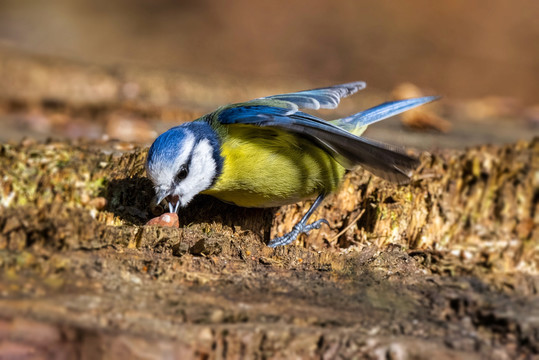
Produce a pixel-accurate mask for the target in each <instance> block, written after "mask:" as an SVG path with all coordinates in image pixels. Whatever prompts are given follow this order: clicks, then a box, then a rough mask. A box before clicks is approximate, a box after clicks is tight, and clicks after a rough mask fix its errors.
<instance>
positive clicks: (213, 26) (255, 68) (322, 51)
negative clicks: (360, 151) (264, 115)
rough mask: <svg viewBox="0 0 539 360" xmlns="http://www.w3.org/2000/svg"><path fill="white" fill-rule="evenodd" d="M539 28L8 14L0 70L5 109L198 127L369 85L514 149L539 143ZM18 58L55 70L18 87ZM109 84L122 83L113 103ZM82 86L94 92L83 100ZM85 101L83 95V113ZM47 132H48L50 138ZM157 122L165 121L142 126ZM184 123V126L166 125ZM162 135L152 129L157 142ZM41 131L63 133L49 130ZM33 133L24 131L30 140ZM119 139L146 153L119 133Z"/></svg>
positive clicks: (233, 7) (513, 16) (367, 15)
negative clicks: (55, 109) (66, 109)
mask: <svg viewBox="0 0 539 360" xmlns="http://www.w3.org/2000/svg"><path fill="white" fill-rule="evenodd" d="M538 18H539V2H533V1H524V0H516V1H511V2H509V1H505V0H489V1H486V0H478V1H473V2H470V1H464V0H454V1H439V2H432V1H428V0H409V1H405V2H404V1H403V2H396V1H384V0H382V1H357V0H354V1H352V0H346V1H339V2H335V1H327V0H310V1H302V0H290V1H286V2H276V1H261V2H253V1H249V0H233V1H211V0H184V1H180V0H175V1H173V0H116V1H95V0H51V1H20V0H3V1H2V2H0V60H2V58H4V59H5V58H6V57H7V58H9V59H11V62H9V61H3V62H2V65H3V69H2V65H0V75H1V76H3V77H4V83H3V85H2V87H3V89H2V90H1V91H0V95H1V96H2V97H3V98H7V99H13V98H16V99H18V100H19V101H22V102H28V101H30V100H28V99H31V100H32V101H34V102H35V101H36V99H37V100H39V98H40V97H41V98H44V97H45V98H47V99H49V100H51V99H52V101H53V102H55V101H59V102H62V103H63V102H66V103H68V104H72V103H74V102H75V103H77V102H78V103H92V102H93V103H95V102H102V103H103V102H104V103H107V104H110V103H112V102H114V101H116V100H118V99H119V100H121V101H123V100H125V99H128V100H131V102H132V103H138V104H140V103H141V102H144V101H146V103H150V104H153V105H156V106H161V107H163V106H173V107H174V106H176V107H178V106H181V107H183V109H186V108H189V109H192V110H193V111H194V113H193V114H194V115H196V114H198V112H203V111H205V110H208V109H210V110H211V108H213V107H214V106H217V105H219V104H220V103H221V102H227V101H241V100H247V99H249V98H253V97H258V96H263V95H269V94H271V93H272V92H273V91H292V90H299V89H302V88H303V87H304V86H323V85H329V84H334V83H338V82H347V81H353V80H365V81H367V83H368V84H369V88H368V90H369V91H374V93H373V92H370V93H366V95H365V96H367V99H368V96H369V94H371V96H372V94H378V95H377V96H378V97H379V98H380V99H385V98H388V97H390V96H389V95H387V96H385V97H384V96H383V95H380V94H384V93H386V94H391V92H392V91H394V90H395V88H396V87H397V86H399V84H402V83H404V82H412V83H413V84H414V85H415V86H417V87H418V88H419V89H421V91H422V92H423V93H428V94H439V95H442V96H443V97H444V99H445V100H444V101H446V106H445V107H444V108H442V109H438V115H440V116H442V117H445V118H448V119H449V120H451V121H459V120H461V121H464V122H465V121H467V120H470V119H471V120H475V119H480V120H482V121H483V122H485V121H487V122H488V121H490V120H491V119H498V120H499V118H510V119H511V121H516V122H515V123H514V124H511V123H508V122H507V121H506V122H505V123H502V124H501V125H500V126H501V127H502V129H503V131H506V130H507V131H509V130H511V129H513V128H515V129H516V130H515V131H517V133H516V134H515V135H514V136H513V137H511V138H507V139H506V138H503V139H500V138H498V137H499V135H496V134H491V135H490V136H487V137H486V138H482V139H481V141H493V142H500V141H502V142H503V141H511V140H513V139H514V138H520V137H522V136H526V134H529V133H530V132H533V131H536V130H537V124H538V123H539V97H538V96H537V94H539V81H537V79H539V21H537V19H538ZM13 54H16V55H13ZM19 54H23V55H21V56H23V58H24V59H27V57H30V58H32V59H37V60H36V61H37V62H39V63H43V62H45V63H46V64H47V65H46V66H45V68H43V69H41V70H40V71H41V72H39V73H38V74H37V75H36V74H33V73H32V74H33V75H32V76H29V75H27V76H26V77H25V76H22V75H21V76H18V77H13V78H12V76H13V73H16V72H17V71H18V72H22V73H24V66H19V67H18V68H17V70H13V65H12V64H13V63H18V64H20V63H21V62H22V60H21V58H19V57H18V56H19ZM13 56H16V58H15V60H13ZM32 56H34V57H32ZM36 56H37V58H36ZM43 56H45V57H43ZM55 61H64V63H62V64H63V65H62V66H63V68H54V66H53V65H51V64H52V63H54V62H55ZM65 61H67V63H65ZM66 64H67V65H69V66H67V65H66ZM32 66H35V63H34V64H33V65H32ZM89 66H91V67H90V69H91V71H93V73H90V75H89V72H88V71H89V70H87V69H88V67H89ZM51 68H54V70H51ZM133 68H136V69H137V71H136V73H137V74H140V73H144V74H148V73H151V77H152V79H150V80H148V77H145V80H146V81H142V80H141V78H140V77H137V76H138V75H133V74H134V73H135V72H134V71H131V72H128V71H127V70H125V69H133ZM96 69H97V70H96ZM152 71H161V72H165V73H159V74H158V73H155V72H152ZM28 72H29V73H30V71H28ZM96 72H97V73H99V74H98V75H99V76H101V78H99V76H97V77H96V76H93V74H95V73H96ZM100 72H101V73H100ZM79 73H80V74H82V75H80V74H79ZM51 74H53V75H51ZM172 74H173V75H172ZM174 76H179V78H175V79H176V80H174V81H175V82H176V83H182V82H183V83H185V82H190V83H191V84H192V85H193V84H194V85H193V86H191V88H190V89H188V90H186V88H185V87H182V86H179V85H170V83H167V81H171V80H170V79H171V78H173V77H174ZM182 76H183V77H182ZM186 76H187V78H186ZM103 77H113V78H115V79H114V80H118V77H119V78H120V82H123V83H122V84H119V85H118V84H114V85H110V84H109V85H110V89H109V88H107V84H108V83H106V82H103V81H102V78H103ZM6 78H9V79H6ZM44 79H45V80H44ZM96 79H97V80H96ZM163 79H164V80H163ZM8 80H9V81H8ZM40 81H41V83H40ZM77 81H78V84H76V85H73V86H71V85H69V84H72V83H75V82H77ZM43 82H48V83H49V84H48V85H47V86H43V85H42V83H43ZM103 84H105V85H103ZM156 84H157V85H156ZM84 86H88V87H90V89H89V90H84V89H83V90H80V89H81V87H84ZM145 87H147V88H149V89H146V88H145ZM160 87H161V88H160ZM36 89H42V90H39V91H38V90H36ZM62 89H63V90H62ZM107 91H109V93H110V94H109V93H107ZM96 93H97V95H96ZM76 94H79V95H80V94H82V95H80V96H79V97H77V98H76V99H74V98H73V96H75V95H76ZM109 95H110V96H109ZM405 95H406V94H405ZM410 95H413V91H412V92H411V93H410ZM96 99H97V100H96ZM38 102H39V101H38ZM367 102H369V101H367ZM371 102H374V99H373V100H372V101H371ZM447 104H449V105H447ZM463 104H464V105H463ZM368 105H372V104H370V103H369V104H368ZM451 105H453V107H451ZM356 108H357V103H356ZM455 109H456V110H455ZM8 110H10V111H11V108H10V109H8ZM347 110H348V109H347ZM36 111H37V110H36ZM37 112H39V111H37ZM42 113H43V111H42ZM131 116H132V117H135V118H137V117H140V114H138V115H133V114H131ZM83 117H84V116H83V115H80V114H79V116H78V118H83ZM184 117H185V119H188V118H189V116H188V115H186V116H184ZM44 118H45V120H43V119H42V121H41V123H40V125H39V126H42V125H43V124H44V123H45V125H47V124H46V123H47V121H48V120H47V119H48V115H46V116H44ZM152 118H160V119H162V118H163V116H161V115H159V114H158V115H155V116H149V117H146V118H145V119H144V120H145V121H147V120H148V119H152ZM180 118H181V119H180ZM179 119H180V120H185V119H184V118H183V117H181V116H172V118H171V121H178V120H179ZM455 119H456V120H455ZM515 119H518V120H515ZM2 121H3V122H4V123H6V124H8V125H9V126H11V125H12V124H13V123H10V122H9V121H10V120H9V119H8V120H6V118H5V117H4V118H3V119H2ZM50 121H52V120H50ZM50 121H49V122H50ZM108 121H109V120H106V121H105V124H104V125H102V126H100V127H98V129H93V128H92V129H93V130H91V131H90V130H88V129H87V128H84V129H83V130H79V131H74V130H73V131H71V132H68V133H67V135H68V136H71V137H76V136H84V135H89V136H94V137H95V136H97V135H99V134H100V133H101V132H106V131H107V130H106V129H107V128H108V129H110V128H111V125H110V124H109V123H108ZM492 121H494V120H492ZM31 122H32V121H30V123H31ZM22 123H24V121H23V122H22ZM27 123H28V121H27ZM10 124H11V125H10ZM17 124H19V127H20V124H21V121H18V122H17ZM515 124H516V125H515ZM141 126H142V125H141ZM166 126H168V124H166V125H162V126H160V125H157V131H160V130H161V129H162V128H165V127H166ZM504 126H506V127H507V129H505V128H504ZM42 127H43V126H42ZM112 127H114V126H112ZM120 127H121V126H120ZM43 128H44V129H45V130H46V129H49V130H50V129H53V130H59V129H60V127H59V126H58V125H57V124H56V123H54V121H52V125H50V124H49V125H47V126H44V127H43ZM442 128H443V127H442ZM62 129H63V128H62ZM455 129H456V131H457V134H458V133H459V126H455V127H453V130H455ZM35 130H36V127H35V126H34V125H29V127H28V132H29V133H31V134H33V133H32V131H33V132H34V133H35V132H36V131H35ZM38 130H39V127H38ZM42 130H43V129H42ZM446 130H447V129H446ZM475 130H476V129H475V128H474V129H471V130H470V129H461V133H460V134H461V135H462V136H464V135H465V134H466V133H469V132H470V131H475ZM519 130H522V131H520V132H518V131H519ZM530 130H531V131H530ZM477 131H479V130H477ZM486 131H487V132H488V131H489V130H488V128H486ZM490 131H491V132H493V131H492V130H490ZM37 132H38V133H39V131H37ZM445 132H448V131H445ZM479 132H480V131H479ZM55 133H56V134H59V133H62V132H61V131H60V132H58V131H56V132H55ZM494 133H495V132H494ZM152 134H153V133H152ZM152 134H147V136H146V137H144V136H145V135H142V138H143V140H144V141H147V140H148V139H149V138H151V137H152V136H153V135H152ZM34 135H35V134H34ZM111 135H112V136H115V137H119V138H124V139H126V140H137V137H136V135H132V134H131V135H128V136H125V134H121V131H117V132H116V133H115V132H114V131H113V132H112V134H111ZM10 136H11V137H15V138H16V137H19V134H12V135H10ZM462 136H460V138H462ZM147 138H148V139H147ZM3 139H4V140H5V139H6V136H4V137H3ZM437 142H438V140H435V141H434V143H437ZM449 143H450V142H449Z"/></svg>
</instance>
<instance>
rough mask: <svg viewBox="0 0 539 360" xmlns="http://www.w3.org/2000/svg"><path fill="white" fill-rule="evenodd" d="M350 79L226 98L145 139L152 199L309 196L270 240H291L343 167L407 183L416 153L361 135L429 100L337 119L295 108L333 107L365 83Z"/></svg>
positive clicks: (254, 203) (259, 203)
mask: <svg viewBox="0 0 539 360" xmlns="http://www.w3.org/2000/svg"><path fill="white" fill-rule="evenodd" d="M365 86H366V85H365V83H364V82H352V83H348V84H342V85H335V86H331V87H325V88H318V89H314V90H306V91H300V92H295V93H288V94H281V95H273V96H268V97H263V98H259V99H255V100H251V101H247V102H244V103H238V104H232V105H226V106H223V107H220V108H218V109H217V110H215V111H214V112H212V113H210V114H207V115H204V116H202V117H201V118H199V119H197V120H195V121H192V122H189V123H184V124H182V125H180V126H176V127H173V128H172V129H170V130H168V131H167V132H165V133H163V134H161V135H160V136H159V137H158V138H157V139H156V140H155V142H154V143H153V144H152V146H151V147H150V150H149V152H148V157H147V160H146V172H147V175H148V177H149V178H150V179H151V181H152V182H153V184H154V186H155V191H156V197H155V202H156V203H157V204H158V203H160V202H161V201H162V200H163V199H167V200H168V203H169V207H170V211H171V212H176V211H177V210H178V207H184V206H186V205H187V204H188V203H189V202H190V201H191V200H192V199H193V197H194V196H195V195H197V194H208V195H211V196H214V197H216V198H218V199H220V200H222V201H224V202H227V203H232V204H235V205H238V206H244V207H275V206H281V205H285V204H291V203H295V202H298V201H301V200H304V199H309V198H314V197H316V200H315V201H314V203H313V205H312V206H311V208H310V209H309V210H308V211H307V213H306V214H305V216H304V217H303V218H302V219H301V220H300V221H299V222H298V223H297V224H296V225H295V226H294V227H293V228H292V230H291V231H290V232H289V233H287V234H286V235H284V236H281V237H277V238H274V239H272V240H271V241H270V242H269V243H268V246H270V247H276V246H281V245H287V244H290V243H291V242H293V241H294V240H295V239H296V238H297V237H298V236H299V235H300V234H302V233H308V232H309V231H310V230H312V229H318V228H320V226H321V224H322V223H326V224H328V222H327V221H326V220H325V219H320V220H318V221H315V222H313V223H311V224H308V223H307V222H308V219H309V217H310V216H311V215H312V213H313V212H314V211H315V209H316V208H317V207H318V206H319V205H320V203H321V202H322V200H323V199H324V197H325V196H326V195H327V194H329V193H330V192H332V191H334V190H336V189H337V187H338V186H339V183H340V181H341V179H342V178H343V176H344V173H345V171H346V170H347V169H352V168H354V167H356V166H362V167H364V168H365V169H367V170H368V171H370V172H371V173H373V174H374V175H376V176H379V177H382V178H384V179H386V180H389V181H393V182H397V183H406V182H407V181H409V179H410V176H411V172H412V170H413V169H414V168H415V167H416V166H417V165H418V161H417V159H415V158H412V157H410V156H408V155H406V154H405V153H404V152H403V151H402V150H400V149H399V148H397V147H393V146H391V145H386V144H383V143H380V142H377V141H374V140H370V139H366V138H364V137H361V136H360V135H361V134H362V133H363V132H364V131H365V129H366V128H367V126H368V125H370V124H372V123H375V122H377V121H380V120H383V119H386V118H388V117H390V116H393V115H396V114H399V113H401V112H403V111H406V110H409V109H412V108H414V107H416V106H419V105H422V104H425V103H428V102H430V101H433V100H435V99H436V98H437V97H434V96H430V97H422V98H416V99H408V100H401V101H392V102H387V103H383V104H381V105H378V106H375V107H373V108H370V109H368V110H365V111H362V112H360V113H357V114H355V115H351V116H348V117H345V118H342V119H337V120H333V121H324V120H322V119H320V118H318V117H316V116H313V115H310V114H307V113H305V112H302V111H300V109H311V110H318V109H321V108H322V109H334V108H336V107H337V106H338V104H339V102H340V100H341V99H342V98H344V97H347V96H349V95H352V94H354V93H356V92H357V91H358V90H361V89H364V88H365Z"/></svg>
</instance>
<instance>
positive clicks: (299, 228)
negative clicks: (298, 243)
mask: <svg viewBox="0 0 539 360" xmlns="http://www.w3.org/2000/svg"><path fill="white" fill-rule="evenodd" d="M324 197H325V195H324V194H320V195H318V197H317V198H316V200H315V201H314V203H313V204H312V205H311V207H310V208H309V210H308V211H307V213H306V214H305V215H304V216H303V217H302V218H301V220H300V221H299V222H298V223H297V224H296V225H294V227H293V228H292V231H290V232H289V233H288V234H285V235H283V236H280V237H276V238H273V239H272V240H271V241H270V242H269V243H268V246H269V247H272V248H274V247H277V246H283V245H288V244H290V243H291V242H292V241H294V240H296V238H297V237H298V236H299V235H300V234H307V233H308V232H309V231H311V230H312V229H320V226H322V223H325V224H327V225H329V223H328V221H327V220H326V219H320V220H317V221H315V222H313V223H310V224H308V225H307V221H308V220H309V218H310V217H311V215H312V214H313V212H314V211H315V210H316V208H317V207H318V206H319V205H320V203H321V202H322V200H324Z"/></svg>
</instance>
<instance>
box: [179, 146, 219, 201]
mask: <svg viewBox="0 0 539 360" xmlns="http://www.w3.org/2000/svg"><path fill="white" fill-rule="evenodd" d="M212 154H213V148H212V146H211V145H210V142H209V141H208V140H207V139H204V140H201V141H199V143H198V144H197V145H196V146H195V148H194V149H193V154H192V158H191V163H190V166H189V175H188V176H187V177H186V178H185V179H184V180H183V181H182V182H181V183H180V186H179V187H178V188H179V189H180V194H178V195H180V201H181V205H182V206H185V205H187V203H189V201H191V200H192V199H193V197H195V195H196V194H198V193H199V192H201V191H204V190H206V189H207V188H209V187H210V185H211V184H212V182H213V179H214V177H215V175H216V173H217V164H216V163H215V160H214V159H213V156H212Z"/></svg>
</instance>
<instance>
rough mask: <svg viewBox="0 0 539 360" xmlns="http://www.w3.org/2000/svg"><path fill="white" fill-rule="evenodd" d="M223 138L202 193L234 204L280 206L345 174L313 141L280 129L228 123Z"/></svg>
mask: <svg viewBox="0 0 539 360" xmlns="http://www.w3.org/2000/svg"><path fill="white" fill-rule="evenodd" d="M223 138H224V141H223V144H222V147H221V155H222V156H223V157H224V164H223V172H222V174H221V176H220V177H219V178H218V180H217V181H216V183H215V184H214V186H213V187H211V188H210V189H208V190H206V191H204V192H203V193H204V194H208V195H212V196H215V197H216V198H218V199H221V200H223V201H226V202H230V203H234V204H236V205H239V206H245V207H271V206H280V205H284V204H291V203H295V202H298V201H300V200H303V199H306V198H310V197H314V196H316V195H318V194H320V193H322V192H326V193H329V192H331V191H333V190H335V189H336V187H337V186H338V185H339V182H340V180H341V179H342V177H343V175H344V172H345V169H344V168H343V167H342V166H341V165H340V164H339V163H337V162H336V161H335V160H334V159H333V158H332V157H331V156H330V155H329V154H328V153H327V152H325V151H324V150H322V149H321V148H319V147H318V146H316V144H314V143H313V142H311V141H309V140H307V139H305V138H302V137H300V136H297V135H293V134H289V133H287V132H285V131H281V130H275V129H269V128H258V127H254V126H249V125H231V126H228V132H227V133H226V134H224V135H223Z"/></svg>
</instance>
